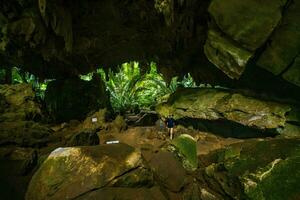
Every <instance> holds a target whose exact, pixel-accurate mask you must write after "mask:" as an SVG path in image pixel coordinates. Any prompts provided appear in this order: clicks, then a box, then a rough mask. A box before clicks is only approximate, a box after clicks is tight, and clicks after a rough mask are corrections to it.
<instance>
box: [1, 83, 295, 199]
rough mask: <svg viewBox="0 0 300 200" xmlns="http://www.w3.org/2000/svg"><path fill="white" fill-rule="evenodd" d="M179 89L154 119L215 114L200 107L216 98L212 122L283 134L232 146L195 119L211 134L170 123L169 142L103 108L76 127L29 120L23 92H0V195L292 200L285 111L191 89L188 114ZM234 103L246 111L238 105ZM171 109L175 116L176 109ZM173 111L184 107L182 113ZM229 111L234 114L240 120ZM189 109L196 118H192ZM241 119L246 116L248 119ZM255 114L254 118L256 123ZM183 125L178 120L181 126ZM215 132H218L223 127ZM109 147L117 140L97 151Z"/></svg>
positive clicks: (35, 112)
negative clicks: (111, 115)
mask: <svg viewBox="0 0 300 200" xmlns="http://www.w3.org/2000/svg"><path fill="white" fill-rule="evenodd" d="M188 92H189V91H185V93H184V97H185V98H187V99H185V98H179V99H177V100H176V99H175V100H174V99H173V101H171V103H172V102H173V104H171V103H170V102H168V103H167V104H164V105H162V106H164V107H163V108H162V107H159V108H158V109H157V112H158V113H159V114H160V115H161V116H164V114H165V113H164V112H165V111H166V110H167V109H171V107H172V109H174V110H175V111H174V113H175V117H178V116H180V115H184V116H189V115H190V114H191V113H192V111H193V116H196V114H195V113H200V114H201V113H206V115H205V116H199V118H201V117H215V116H216V115H215V113H209V112H207V111H206V110H203V109H206V108H207V107H212V105H211V102H214V101H215V99H214V98H217V100H218V98H220V97H222V100H224V99H225V100H226V102H221V101H220V100H218V102H219V103H221V106H220V105H219V104H216V107H215V109H211V110H213V111H214V112H216V111H218V112H221V111H222V112H224V113H225V114H226V113H227V114H228V113H229V114H228V115H227V116H226V115H225V114H224V115H222V117H224V118H225V117H227V118H228V119H234V120H235V121H237V122H239V124H245V125H249V124H247V123H251V124H255V125H256V126H261V127H268V128H272V127H273V126H278V124H281V123H282V120H286V121H288V120H289V121H292V122H293V124H290V125H289V126H287V125H286V127H287V128H288V129H286V130H284V131H283V132H282V134H277V136H273V137H269V136H268V135H267V134H265V135H264V132H259V131H257V132H258V134H257V135H253V136H252V137H248V139H246V138H243V139H238V138H234V137H228V136H227V137H224V136H220V135H216V134H213V133H214V132H213V131H214V130H218V131H219V130H220V129H214V127H215V126H218V124H207V122H206V121H203V124H204V125H207V127H208V129H207V130H212V132H211V131H200V130H199V129H197V130H196V129H194V128H192V126H182V125H178V126H176V128H175V138H174V139H173V140H170V139H168V136H167V131H166V130H165V129H164V128H162V127H161V126H159V125H154V124H152V125H150V126H145V124H148V123H149V119H152V118H151V117H150V118H148V119H147V117H145V118H144V120H145V121H144V122H140V124H139V125H140V126H137V125H130V126H129V125H128V124H129V123H127V122H126V118H125V119H124V117H121V116H117V117H116V118H115V119H114V120H107V117H106V116H107V115H106V114H107V111H106V109H100V110H99V111H97V112H94V113H92V114H90V115H89V116H88V117H87V118H86V119H85V120H83V121H78V120H71V121H69V122H68V123H58V124H52V123H51V124H50V123H45V122H43V120H42V119H41V117H38V116H42V112H41V110H40V106H39V105H38V104H37V103H36V102H35V100H34V98H33V97H34V93H33V92H32V90H31V87H30V86H28V85H24V84H21V85H15V86H7V85H6V86H0V103H1V107H0V108H1V109H2V110H1V114H0V177H1V179H0V198H1V199H24V198H25V199H27V200H44V199H52V200H53V199H76V200H77V199H79V200H80V199H87V200H89V199H105V200H106V199H108V200H112V199H128V200H129V199H130V200H131V199H141V200H142V199H157V200H161V199H162V200H163V199H172V200H173V199H192V200H194V199H199V200H200V199H203V200H210V199H220V200H221V199H272V200H273V199H275V200H276V199H278V200H280V199H291V200H296V199H299V198H300V192H299V188H300V172H299V167H300V138H299V131H298V130H299V129H297V127H298V124H297V123H295V122H294V121H297V120H298V118H297V117H295V116H296V115H292V116H289V117H286V116H285V114H286V110H289V109H290V108H289V107H287V106H286V105H281V104H274V103H270V102H266V101H262V100H257V99H253V98H252V97H245V96H242V95H240V94H239V95H238V94H231V95H230V96H229V97H227V96H226V95H227V93H226V92H224V91H216V90H214V89H201V90H200V92H199V93H197V92H195V91H193V96H192V97H193V99H192V100H193V102H196V101H197V100H196V101H195V97H197V99H200V101H201V102H202V104H201V105H203V104H204V106H203V107H201V106H199V107H193V106H196V105H197V106H198V105H200V104H197V103H196V104H193V105H192V104H190V103H187V104H183V103H181V104H180V103H178V102H179V101H187V102H188V100H189V93H188ZM211 94H217V95H215V96H213V95H211ZM176 95H177V96H178V94H175V95H174V96H175V97H176ZM197 95H198V96H197ZM203 95H204V96H203ZM222 95H223V96H224V95H225V97H226V98H223V96H222ZM171 98H174V97H171ZM202 98H204V99H207V98H210V99H209V101H205V100H204V99H202ZM230 98H231V99H230ZM236 100H238V101H236ZM174 102H177V103H178V104H176V103H174ZM236 102H238V103H241V104H243V103H245V104H244V105H247V106H242V107H239V105H238V104H236ZM206 103H207V104H209V105H205V104H206ZM178 105H181V107H180V108H181V109H179V108H178V109H177V111H176V109H175V108H176V106H178ZM183 105H188V107H187V108H185V109H184V108H183ZM222 106H223V107H222ZM232 106H234V107H233V109H232V110H230V109H231V108H232ZM251 106H255V109H254V110H255V111H256V113H252V114H251V113H250V112H252V111H251V110H253V109H252V108H251ZM260 106H262V107H260ZM236 108H239V109H244V110H243V112H242V114H241V112H240V110H237V109H236ZM263 108H265V110H263ZM189 109H190V110H189ZM197 109H198V110H200V111H199V112H198V111H197V112H194V111H195V110H197ZM201 109H202V110H201ZM226 109H227V110H226ZM182 111H184V113H183V112H182ZM237 111H238V112H237ZM268 112H270V113H268ZM247 113H250V114H251V117H250V118H249V117H247V116H246V114H247ZM296 113H297V112H296ZM260 115H262V116H263V117H264V118H261V120H257V119H258V118H259V117H260ZM282 116H284V117H286V118H283V117H282ZM191 120H192V119H190V118H186V119H185V120H183V121H182V122H185V123H186V122H187V121H191ZM150 121H151V120H150ZM152 122H153V121H152ZM193 123H194V125H195V122H193ZM183 124H184V123H183ZM233 125H234V124H229V127H231V126H233ZM222 128H224V130H225V129H226V128H227V129H228V126H221V129H222ZM231 128H232V127H231ZM227 131H228V130H227ZM230 131H231V132H234V134H231V135H243V133H244V132H247V131H248V129H241V128H240V127H236V128H232V129H230ZM252 133H253V132H251V131H250V132H249V133H248V132H247V134H252ZM248 136H249V135H248ZM111 141H118V142H119V143H117V144H106V143H107V142H111Z"/></svg>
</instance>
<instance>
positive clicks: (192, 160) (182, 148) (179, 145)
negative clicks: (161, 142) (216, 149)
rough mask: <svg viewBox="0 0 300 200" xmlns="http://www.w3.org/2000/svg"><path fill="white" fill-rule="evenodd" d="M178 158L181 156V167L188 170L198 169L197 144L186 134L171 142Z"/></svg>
mask: <svg viewBox="0 0 300 200" xmlns="http://www.w3.org/2000/svg"><path fill="white" fill-rule="evenodd" d="M172 144H173V145H174V146H175V147H176V149H177V151H178V152H179V154H180V156H182V162H183V166H184V167H185V168H186V169H189V170H195V169H197V168H198V157H197V144H196V140H195V139H194V138H193V137H192V136H190V135H187V134H182V135H180V136H179V137H177V138H175V139H174V140H173V141H172Z"/></svg>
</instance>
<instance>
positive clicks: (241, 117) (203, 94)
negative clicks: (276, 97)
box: [156, 88, 291, 130]
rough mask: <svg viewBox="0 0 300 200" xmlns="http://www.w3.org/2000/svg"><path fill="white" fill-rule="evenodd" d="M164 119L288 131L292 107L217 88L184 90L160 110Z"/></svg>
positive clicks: (180, 90) (158, 108)
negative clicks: (226, 123) (219, 121)
mask: <svg viewBox="0 0 300 200" xmlns="http://www.w3.org/2000/svg"><path fill="white" fill-rule="evenodd" d="M156 111H157V112H158V113H159V114H160V115H161V116H163V117H167V116H168V115H169V114H173V115H174V119H175V120H177V119H184V118H187V119H195V120H210V121H213V120H214V121H216V120H227V121H229V122H236V123H239V124H241V125H244V126H247V127H251V128H255V129H261V130H265V129H276V128H278V127H284V125H285V123H286V114H287V113H288V112H289V111H291V106H289V105H286V104H281V103H277V102H274V101H265V100H261V99H259V98H255V97H250V96H246V95H244V94H242V93H240V92H235V91H231V90H225V89H216V88H183V89H179V90H177V91H176V92H175V93H173V94H172V95H171V96H170V98H169V99H168V102H166V103H163V104H160V105H158V106H157V107H156Z"/></svg>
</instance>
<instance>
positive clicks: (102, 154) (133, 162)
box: [26, 144, 145, 200]
mask: <svg viewBox="0 0 300 200" xmlns="http://www.w3.org/2000/svg"><path fill="white" fill-rule="evenodd" d="M141 166H142V157H141V153H140V152H139V151H138V150H136V149H134V148H133V147H131V146H128V145H125V144H114V145H104V146H90V147H67V148H58V149H56V150H54V151H53V152H52V153H51V154H50V155H49V156H48V158H47V159H46V160H45V161H44V162H43V163H42V165H41V166H40V168H39V169H38V171H37V172H36V173H35V175H34V176H33V178H32V180H31V182H30V184H29V187H28V191H27V194H26V199H28V200H29V199H30V200H39V199H40V200H46V199H53V200H54V199H73V198H78V197H80V196H82V197H83V196H84V195H88V193H89V192H90V191H97V190H100V189H101V188H103V187H104V186H107V185H110V184H112V183H115V184H117V183H119V184H117V185H119V186H120V187H122V186H123V185H122V184H121V183H126V185H127V186H128V184H129V183H128V181H125V180H121V179H120V177H121V176H124V175H125V174H127V173H132V172H134V169H138V168H139V167H141ZM137 174H139V173H137ZM142 174H143V173H142ZM132 177H134V175H133V176H132ZM117 178H118V179H119V181H115V179H117ZM143 178H144V179H145V177H143ZM127 180H132V181H135V180H136V179H132V178H131V179H130V178H128V179H127Z"/></svg>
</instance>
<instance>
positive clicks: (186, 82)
mask: <svg viewBox="0 0 300 200" xmlns="http://www.w3.org/2000/svg"><path fill="white" fill-rule="evenodd" d="M181 85H183V87H197V85H196V83H195V81H194V79H193V77H192V76H191V74H190V73H188V74H187V76H184V77H183V79H182V81H181Z"/></svg>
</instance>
